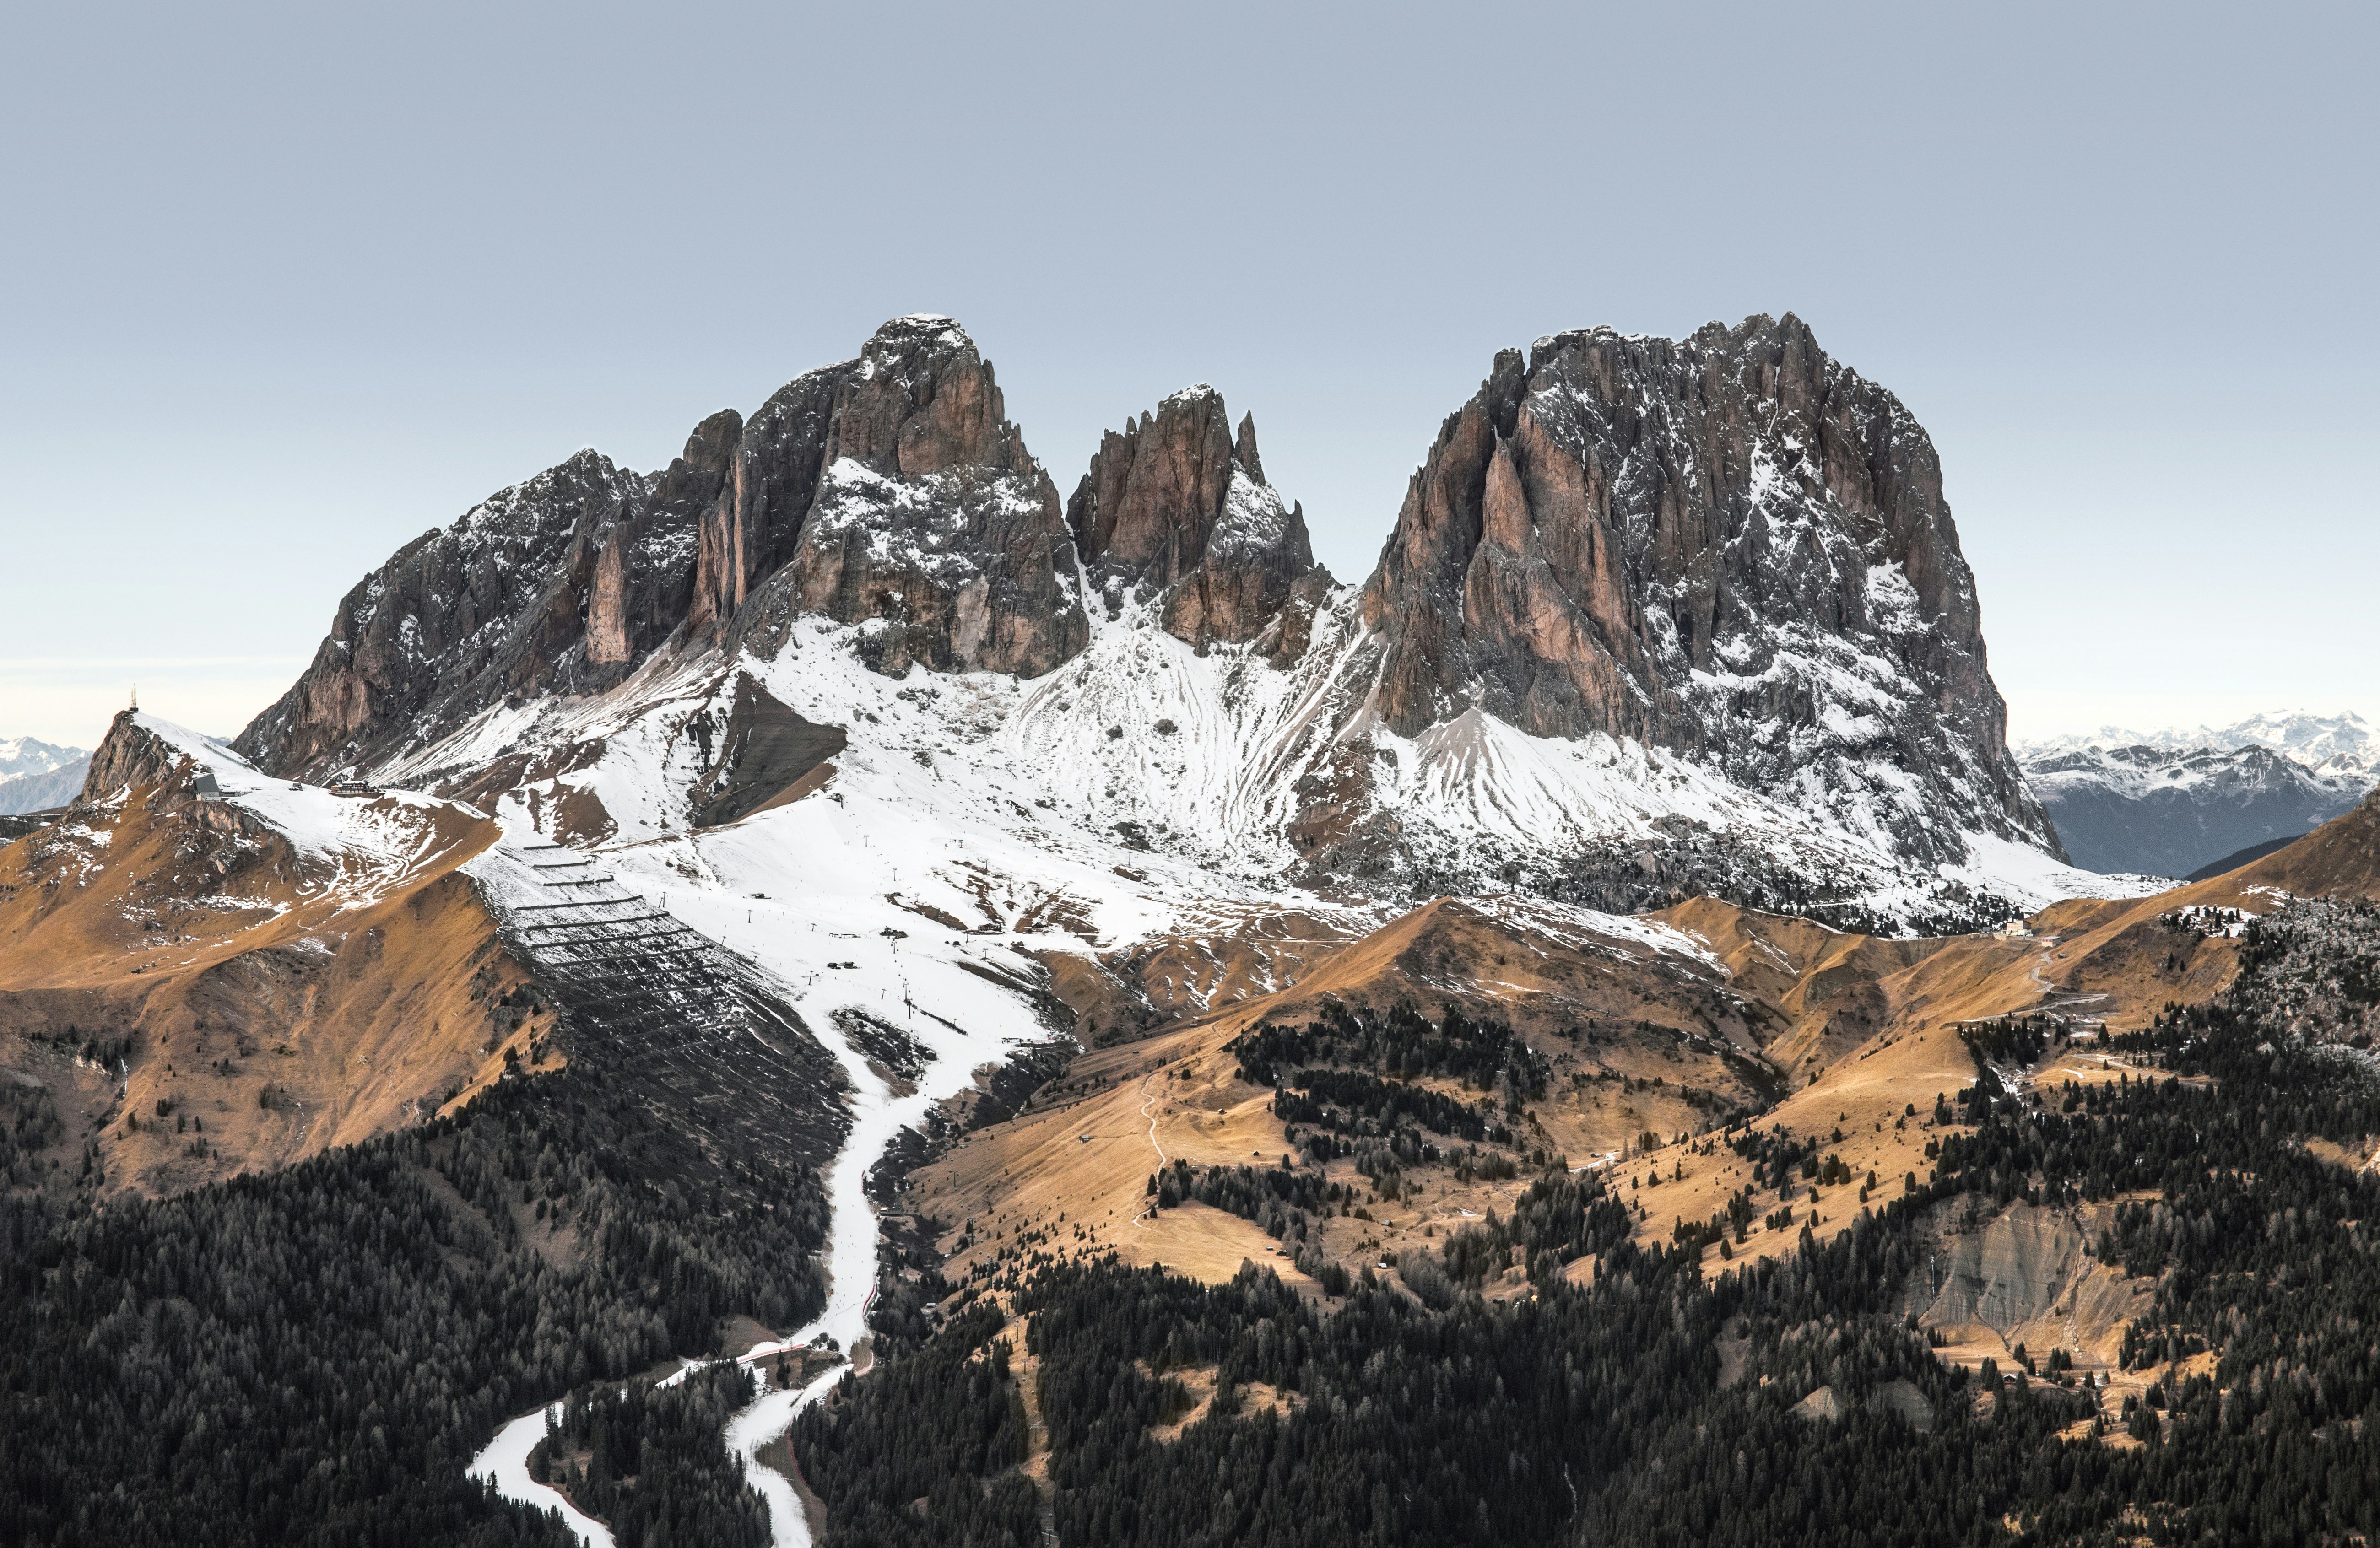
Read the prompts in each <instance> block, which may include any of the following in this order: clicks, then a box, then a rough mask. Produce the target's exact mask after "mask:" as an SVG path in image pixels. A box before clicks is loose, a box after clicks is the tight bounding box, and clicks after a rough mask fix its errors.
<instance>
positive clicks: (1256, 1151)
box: [913, 899, 1783, 1277]
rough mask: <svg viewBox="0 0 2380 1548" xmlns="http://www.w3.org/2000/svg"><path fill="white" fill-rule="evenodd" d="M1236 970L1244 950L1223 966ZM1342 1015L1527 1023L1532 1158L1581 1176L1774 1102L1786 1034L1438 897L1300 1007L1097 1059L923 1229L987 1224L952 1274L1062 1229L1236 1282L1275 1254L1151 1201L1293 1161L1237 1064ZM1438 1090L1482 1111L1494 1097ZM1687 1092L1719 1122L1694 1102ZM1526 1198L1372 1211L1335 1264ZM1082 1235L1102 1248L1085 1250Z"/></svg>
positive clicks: (955, 1156)
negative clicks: (1242, 1270) (1575, 1163)
mask: <svg viewBox="0 0 2380 1548" xmlns="http://www.w3.org/2000/svg"><path fill="white" fill-rule="evenodd" d="M1227 954H1228V947H1224V948H1219V949H1218V950H1217V951H1216V953H1215V955H1216V956H1217V957H1218V958H1219V959H1220V958H1223V957H1225V956H1226V955H1227ZM1325 998H1335V999H1338V1000H1340V1001H1342V1002H1344V1003H1346V1004H1349V1005H1351V1006H1367V1007H1372V1008H1375V1009H1380V1010H1385V1009H1388V1008H1389V1007H1391V1006H1393V1005H1394V1004H1396V1003H1397V1002H1399V1001H1401V1000H1410V1001H1413V1002H1414V1003H1415V1004H1416V1005H1417V1006H1418V1007H1419V1008H1420V1009H1422V1010H1424V1011H1425V1012H1426V1013H1427V1014H1430V1015H1432V1016H1436V1015H1438V1014H1440V1013H1442V1011H1443V1010H1445V1009H1446V1008H1447V1007H1449V1006H1457V1007H1460V1008H1462V1009H1463V1010H1465V1011H1466V1012H1467V1013H1470V1014H1473V1015H1475V1016H1481V1017H1489V1016H1492V1017H1494V1018H1496V1019H1498V1020H1500V1021H1504V1022H1508V1023H1510V1024H1511V1025H1512V1026H1513V1027H1514V1028H1515V1029H1516V1030H1517V1031H1519V1032H1521V1033H1522V1034H1523V1035H1524V1037H1526V1038H1527V1040H1528V1041H1529V1042H1530V1043H1531V1044H1532V1045H1533V1046H1536V1047H1538V1048H1539V1049H1540V1050H1541V1051H1543V1052H1545V1053H1546V1054H1547V1055H1548V1058H1549V1059H1550V1060H1551V1062H1552V1064H1553V1069H1554V1074H1553V1088H1554V1094H1553V1095H1552V1096H1551V1097H1550V1098H1549V1099H1548V1100H1547V1101H1544V1102H1541V1103H1539V1104H1537V1105H1536V1109H1535V1116H1536V1123H1535V1125H1534V1127H1530V1128H1528V1129H1527V1130H1526V1135H1527V1138H1526V1140H1525V1141H1524V1143H1525V1144H1526V1145H1531V1146H1536V1147H1538V1148H1542V1149H1546V1150H1549V1151H1553V1152H1555V1153H1558V1154H1567V1155H1573V1156H1574V1157H1581V1158H1583V1157H1584V1156H1585V1155H1590V1154H1599V1153H1601V1152H1602V1151H1605V1150H1613V1149H1619V1148H1621V1147H1622V1146H1623V1145H1625V1144H1627V1143H1629V1142H1630V1141H1632V1140H1633V1138H1634V1137H1635V1136H1637V1135H1638V1134H1640V1133H1641V1132H1643V1131H1645V1130H1646V1129H1653V1130H1656V1131H1659V1132H1661V1133H1665V1134H1666V1133H1672V1132H1676V1131H1682V1130H1691V1129H1694V1128H1696V1127H1699V1126H1700V1125H1701V1124H1702V1123H1704V1122H1706V1121H1707V1119H1708V1118H1709V1115H1710V1113H1711V1111H1712V1110H1714V1108H1715V1107H1716V1108H1718V1109H1721V1110H1723V1109H1724V1108H1725V1107H1729V1106H1734V1105H1742V1106H1746V1107H1749V1106H1753V1105H1755V1104H1756V1103H1757V1102H1759V1101H1760V1100H1762V1097H1761V1094H1760V1093H1759V1091H1758V1089H1757V1088H1756V1087H1755V1084H1754V1082H1753V1079H1752V1077H1756V1076H1759V1075H1761V1074H1763V1073H1764V1071H1763V1067H1762V1066H1761V1064H1760V1063H1759V1061H1758V1059H1757V1057H1756V1054H1753V1053H1750V1052H1748V1050H1753V1049H1755V1048H1756V1046H1757V1045H1758V1042H1759V1040H1760V1038H1761V1036H1762V1035H1763V1034H1765V1033H1767V1032H1770V1031H1773V1030H1775V1029H1776V1028H1777V1027H1779V1026H1781V1025H1782V1024H1783V1022H1781V1021H1780V1020H1779V1018H1777V1017H1776V1016H1775V1015H1774V1013H1773V1012H1771V1011H1770V1010H1767V1009H1766V1008H1765V1007H1763V1006H1761V1005H1759V1004H1757V1003H1755V1002H1748V1001H1746V1000H1744V999H1743V998H1741V997H1739V996H1737V995H1735V994H1733V993H1732V991H1731V990H1730V987H1729V985H1728V982H1727V980H1726V978H1725V976H1724V975H1723V974H1720V973H1719V972H1718V970H1716V969H1715V968H1713V967H1711V966H1709V965H1707V964H1706V963H1704V962H1702V961H1698V960H1696V959H1694V958H1692V957H1688V956H1681V955H1668V956H1663V955H1658V954H1656V953H1654V952H1652V951H1650V950H1649V949H1646V948H1645V946H1643V945H1642V944H1641V943H1640V942H1637V941H1635V940H1633V939H1629V938H1626V937H1598V936H1597V935H1596V934H1594V933H1593V932H1592V931H1587V930H1583V929H1580V928H1577V927H1575V925H1573V924H1572V923H1571V916H1569V915H1567V914H1565V913H1562V911H1544V912H1543V913H1537V912H1532V911H1530V910H1528V909H1526V908H1520V909H1514V908H1512V907H1509V906H1506V905H1502V904H1497V903H1488V902H1483V901H1475V900H1455V899H1441V900H1439V901H1436V902H1433V903H1429V904H1427V905H1425V906H1423V907H1422V908H1419V909H1416V910H1414V911H1413V912H1412V913H1407V914H1405V915H1403V916H1402V917H1400V918H1399V919H1397V920H1395V921H1392V922H1391V923H1390V925H1386V926H1384V927H1383V928H1381V929H1379V930H1378V931H1375V932H1373V933H1372V934H1370V935H1368V936H1366V937H1362V938H1360V939H1358V940H1355V941H1354V942H1351V943H1349V944H1347V945H1345V946H1342V947H1341V948H1339V949H1337V950H1335V951H1331V952H1328V953H1321V954H1318V959H1317V961H1316V965H1315V966H1314V967H1313V968H1312V969H1311V971H1310V972H1308V973H1307V974H1305V976H1304V977H1302V978H1300V979H1299V980H1298V981H1297V982H1296V983H1295V984H1294V985H1293V986H1290V987H1288V988H1286V989H1282V990H1278V991H1276V992H1274V993H1271V994H1268V995H1260V996H1256V997H1252V998H1246V999H1244V1000H1241V1001H1239V1002H1238V1003H1236V1004H1232V1005H1228V1006H1225V1007H1223V1008H1221V1009H1220V1010H1214V1011H1210V1012H1208V1013H1207V1014H1205V1015H1203V1016H1200V1017H1197V1018H1195V1019H1193V1020H1190V1021H1187V1022H1183V1023H1181V1024H1180V1025H1178V1026H1176V1027H1174V1028H1172V1029H1171V1030H1168V1031H1164V1032H1161V1033H1160V1034H1158V1035H1156V1036H1153V1037H1149V1038H1147V1039H1144V1040H1142V1041H1138V1042H1135V1043H1130V1044H1126V1045H1123V1046H1114V1047H1109V1048H1101V1049H1095V1050H1093V1051H1091V1052H1090V1053H1088V1054H1087V1055H1085V1056H1084V1057H1083V1058H1080V1059H1078V1060H1077V1061H1076V1062H1075V1065H1074V1067H1073V1068H1072V1069H1071V1070H1069V1071H1068V1072H1067V1075H1066V1077H1065V1079H1064V1081H1063V1082H1062V1083H1061V1084H1060V1086H1059V1087H1057V1088H1054V1089H1053V1091H1052V1093H1050V1095H1049V1096H1048V1097H1047V1098H1045V1100H1044V1102H1043V1103H1042V1104H1041V1105H1039V1106H1037V1107H1035V1108H1033V1109H1031V1110H1028V1111H1026V1113H1023V1114H1021V1115H1019V1116H1018V1117H1017V1118H1015V1119H1011V1120H1009V1121H1008V1122H1005V1123H1002V1124H998V1125H995V1126H992V1127H990V1128H989V1129H986V1130H983V1131H979V1132H977V1134H975V1135H972V1136H970V1137H969V1138H968V1139H967V1140H965V1142H963V1143H961V1144H959V1145H958V1146H957V1147H955V1148H954V1149H953V1151H951V1152H950V1153H949V1154H948V1155H944V1156H943V1157H942V1158H941V1159H940V1160H938V1161H936V1162H935V1163H933V1164H932V1165H931V1166H929V1167H926V1168H925V1169H924V1170H923V1171H921V1172H920V1173H919V1174H918V1179H917V1182H918V1186H917V1193H916V1194H915V1195H914V1196H913V1197H914V1200H915V1203H916V1205H917V1208H918V1209H919V1210H920V1211H921V1212H922V1213H925V1214H928V1215H932V1216H934V1217H935V1218H937V1219H939V1220H941V1221H942V1222H944V1223H945V1224H947V1225H949V1226H951V1227H953V1228H954V1229H953V1230H952V1231H951V1232H949V1233H947V1234H946V1236H945V1237H944V1239H943V1243H944V1247H945V1250H946V1251H950V1250H953V1249H954V1244H955V1242H956V1240H957V1239H958V1237H959V1236H960V1234H961V1232H962V1230H963V1229H964V1228H965V1224H966V1223H967V1222H968V1221H970V1220H972V1221H974V1222H975V1223H976V1226H977V1230H976V1233H975V1240H974V1244H973V1245H972V1246H971V1247H970V1248H968V1249H966V1250H964V1251H956V1252H955V1256H956V1259H957V1262H956V1264H954V1265H953V1268H952V1269H951V1270H949V1271H947V1272H952V1273H954V1274H959V1275H964V1273H965V1270H966V1268H967V1266H968V1265H969V1264H972V1263H974V1262H976V1261H977V1260H979V1259H982V1258H984V1257H985V1256H987V1255H988V1254H990V1253H994V1252H998V1251H999V1250H1000V1249H1001V1248H1002V1246H1004V1245H1012V1244H1014V1241H1015V1233H1016V1231H1018V1230H1019V1229H1032V1228H1036V1223H1037V1222H1038V1223H1039V1225H1040V1226H1042V1227H1056V1228H1059V1229H1060V1231H1061V1235H1062V1241H1061V1243H1059V1244H1058V1245H1062V1246H1064V1247H1065V1248H1067V1249H1068V1250H1072V1249H1074V1248H1075V1247H1077V1246H1080V1247H1086V1248H1091V1247H1095V1248H1096V1249H1097V1250H1102V1251H1103V1250H1105V1249H1106V1248H1108V1247H1113V1248H1115V1249H1116V1250H1117V1251H1118V1252H1121V1253H1123V1256H1124V1257H1125V1258H1126V1260H1127V1261H1130V1262H1135V1263H1150V1262H1160V1261H1161V1262H1164V1263H1166V1264H1171V1265H1172V1266H1175V1267H1179V1268H1183V1269H1184V1270H1185V1271H1187V1272H1193V1273H1197V1274H1199V1275H1201V1276H1208V1277H1222V1276H1228V1275H1229V1274H1230V1273H1231V1272H1232V1271H1233V1269H1235V1268H1236V1267H1237V1266H1238V1264H1239V1263H1240V1262H1241V1260H1242V1259H1243V1258H1244V1257H1253V1256H1267V1257H1269V1253H1270V1250H1271V1247H1272V1245H1273V1244H1272V1242H1271V1241H1270V1240H1269V1238H1267V1237H1265V1236H1264V1234H1263V1233H1262V1232H1261V1231H1259V1230H1257V1228H1255V1227H1254V1226H1252V1225H1250V1224H1249V1223H1248V1222H1246V1221H1244V1220H1240V1219H1237V1218H1236V1217H1233V1216H1232V1215H1223V1214H1220V1213H1219V1212H1217V1211H1214V1210H1209V1209H1205V1208H1203V1207H1201V1208H1196V1209H1193V1208H1189V1207H1186V1206H1185V1207H1184V1209H1181V1210H1175V1211H1168V1212H1166V1213H1165V1214H1163V1215H1159V1216H1157V1217H1155V1218H1153V1219H1151V1218H1147V1217H1145V1216H1144V1215H1143V1203H1144V1199H1143V1191H1144V1189H1145V1186H1146V1183H1147V1177H1148V1174H1149V1173H1150V1172H1152V1171H1154V1170H1156V1169H1157V1168H1158V1167H1160V1166H1162V1165H1165V1164H1168V1163H1170V1162H1171V1161H1172V1160H1173V1159H1175V1158H1177V1157H1179V1158H1183V1159H1186V1160H1189V1161H1191V1162H1193V1163H1196V1164H1200V1165H1215V1166H1222V1165H1234V1164H1268V1165H1269V1164H1273V1163H1276V1162H1278V1161H1279V1159H1280V1156H1281V1153H1282V1152H1283V1151H1284V1150H1286V1149H1287V1148H1288V1138H1287V1135H1286V1133H1285V1132H1284V1131H1283V1127H1282V1125H1281V1123H1280V1121H1279V1120H1278V1119H1275V1118H1274V1117H1273V1115H1272V1114H1271V1113H1270V1112H1269V1111H1268V1110H1267V1109H1268V1105H1269V1102H1270V1099H1271V1095H1272V1093H1271V1090H1270V1089H1269V1088H1268V1087H1260V1086H1257V1085H1254V1084H1251V1083H1249V1082H1245V1081H1244V1080H1241V1079H1240V1078H1239V1075H1238V1066H1237V1061H1236V1060H1235V1059H1234V1058H1233V1057H1232V1056H1231V1055H1230V1054H1229V1053H1228V1052H1226V1051H1225V1047H1224V1046H1225V1045H1226V1044H1228V1043H1230V1042H1231V1041H1232V1039H1233V1038H1234V1037H1236V1036H1238V1035H1239V1034H1241V1033H1242V1032H1244V1031H1245V1030H1247V1029H1249V1028H1251V1027H1253V1026H1255V1025H1256V1024H1257V1022H1260V1021H1264V1020H1267V1019H1270V1020H1273V1021H1276V1022H1300V1021H1303V1020H1305V1019H1306V1018H1307V1017H1309V1016H1311V1015H1312V1014H1314V1013H1315V1012H1316V1010H1317V1009H1318V1007H1319V1006H1320V1005H1321V1003H1322V1002H1323V1000H1324V999H1325ZM1573 1032H1574V1033H1575V1034H1576V1035H1575V1036H1570V1035H1565V1034H1566V1033H1573ZM1657 1080H1658V1082H1659V1084H1658V1085H1655V1084H1653V1083H1651V1082H1655V1081H1657ZM1430 1083H1435V1084H1439V1085H1441V1086H1443V1087H1444V1088H1445V1089H1448V1090H1449V1091H1451V1092H1454V1093H1456V1094H1461V1095H1463V1096H1464V1097H1465V1099H1468V1100H1475V1099H1476V1098H1477V1097H1478V1096H1479V1094H1478V1093H1461V1092H1460V1091H1459V1088H1458V1087H1456V1086H1454V1085H1453V1083H1452V1082H1430ZM1690 1091H1691V1092H1693V1093H1696V1094H1701V1095H1702V1097H1703V1099H1704V1101H1705V1103H1706V1106H1704V1107H1696V1106H1694V1105H1693V1103H1692V1102H1691V1101H1690V1100H1689V1099H1688V1094H1689V1092H1690ZM1341 1172H1347V1173H1349V1174H1350V1175H1351V1176H1352V1164H1351V1163H1348V1162H1343V1161H1342V1162H1339V1163H1336V1164H1334V1167H1333V1168H1332V1175H1333V1177H1334V1178H1337V1177H1338V1175H1339V1174H1340V1173H1341ZM1519 1186H1520V1184H1518V1183H1516V1182H1501V1183H1489V1182H1485V1181H1482V1182H1479V1183H1476V1184H1464V1185H1460V1186H1457V1185H1454V1184H1452V1183H1451V1180H1449V1179H1444V1178H1433V1179H1429V1180H1428V1181H1427V1183H1425V1185H1424V1189H1423V1192H1424V1196H1423V1197H1422V1198H1421V1199H1419V1200H1415V1201H1408V1202H1405V1203H1401V1204H1398V1205H1395V1206H1385V1205H1384V1206H1382V1207H1381V1208H1380V1209H1378V1210H1376V1211H1375V1213H1376V1214H1378V1215H1380V1216H1381V1219H1379V1220H1378V1221H1376V1222H1372V1223H1368V1224H1366V1223H1359V1222H1353V1221H1349V1222H1334V1224H1333V1227H1332V1229H1333V1231H1334V1233H1337V1234H1341V1235H1345V1236H1346V1237H1348V1239H1349V1240H1347V1241H1345V1242H1338V1241H1335V1240H1334V1243H1333V1245H1334V1249H1336V1250H1342V1251H1343V1252H1344V1254H1345V1255H1348V1256H1350V1257H1352V1256H1354V1254H1355V1253H1356V1252H1357V1243H1358V1241H1360V1240H1373V1239H1378V1241H1377V1243H1376V1244H1377V1245H1385V1244H1388V1243H1392V1242H1395V1241H1398V1240H1427V1236H1426V1235H1425V1233H1428V1232H1437V1231H1443V1230H1444V1229H1446V1228H1451V1227H1452V1226H1454V1225H1459V1224H1460V1223H1461V1221H1462V1219H1463V1212H1464V1211H1465V1210H1468V1211H1470V1212H1471V1213H1472V1214H1473V1215H1476V1214H1479V1213H1482V1212H1483V1211H1484V1209H1485V1208H1486V1207H1487V1206H1488V1205H1489V1204H1491V1203H1493V1204H1497V1205H1498V1206H1499V1207H1504V1206H1508V1205H1509V1202H1510V1198H1511V1195H1512V1193H1513V1192H1514V1191H1516V1190H1517V1188H1518V1187H1519ZM1060 1215H1064V1216H1065V1221H1064V1224H1063V1226H1062V1227H1061V1226H1059V1216H1060ZM1078 1224H1079V1225H1083V1226H1085V1228H1086V1229H1087V1231H1089V1232H1092V1233H1095V1240H1086V1241H1083V1242H1079V1243H1078V1242H1076V1241H1075V1238H1074V1236H1073V1229H1072V1228H1074V1227H1075V1226H1076V1225H1078ZM1342 1227H1343V1228H1344V1229H1343V1230H1342ZM1002 1232H1005V1233H1007V1234H1006V1235H1004V1236H1003V1235H999V1234H997V1233H1002Z"/></svg>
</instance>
